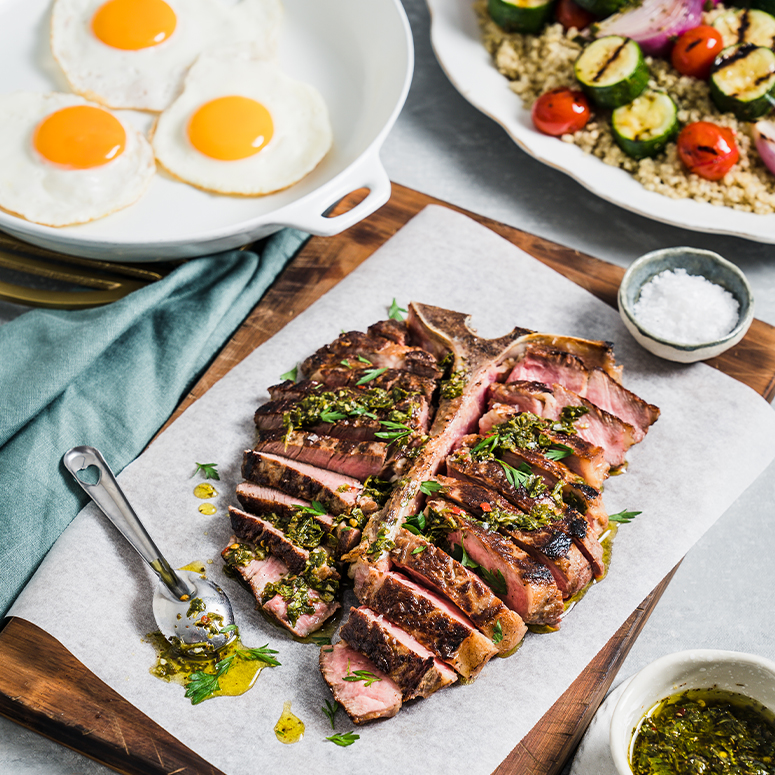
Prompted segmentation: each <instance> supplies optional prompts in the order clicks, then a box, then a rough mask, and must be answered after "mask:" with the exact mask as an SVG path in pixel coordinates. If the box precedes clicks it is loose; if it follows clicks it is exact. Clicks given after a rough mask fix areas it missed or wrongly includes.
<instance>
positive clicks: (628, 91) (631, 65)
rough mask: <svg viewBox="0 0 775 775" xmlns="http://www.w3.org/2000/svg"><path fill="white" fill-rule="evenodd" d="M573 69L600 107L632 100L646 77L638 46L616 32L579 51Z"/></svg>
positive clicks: (641, 87)
mask: <svg viewBox="0 0 775 775" xmlns="http://www.w3.org/2000/svg"><path fill="white" fill-rule="evenodd" d="M573 69H574V72H575V73H576V79H577V80H578V82H579V83H580V84H581V87H582V89H584V91H585V92H586V93H587V94H588V95H589V96H590V97H591V98H592V99H593V100H594V101H595V102H596V103H597V104H598V105H600V106H601V107H603V108H618V107H620V106H621V105H626V104H627V103H629V102H632V101H633V100H634V99H635V98H636V97H637V96H638V95H639V94H640V93H641V92H642V91H643V90H644V89H645V88H646V84H647V83H648V80H649V71H648V68H647V67H646V61H645V60H644V58H643V52H642V51H641V50H640V46H639V45H638V44H637V43H636V42H635V41H634V40H630V39H629V38H622V37H621V36H619V35H607V36H606V37H604V38H598V39H597V40H595V41H593V42H592V43H590V44H589V45H588V46H587V47H586V48H585V49H584V50H583V51H582V52H581V54H579V57H578V59H577V60H576V64H575V65H574V66H573Z"/></svg>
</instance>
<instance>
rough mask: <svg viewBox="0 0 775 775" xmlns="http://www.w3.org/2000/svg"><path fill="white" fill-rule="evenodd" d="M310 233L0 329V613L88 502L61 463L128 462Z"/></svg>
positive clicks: (281, 236) (202, 261) (276, 238)
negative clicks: (91, 457) (94, 457)
mask: <svg viewBox="0 0 775 775" xmlns="http://www.w3.org/2000/svg"><path fill="white" fill-rule="evenodd" d="M307 236H308V235H306V234H303V233H302V232H299V231H296V230H293V229H285V230H283V231H281V232H277V233H276V234H274V235H272V236H271V237H270V238H268V239H267V240H266V241H265V242H264V243H263V248H262V250H261V255H260V256H259V255H257V254H256V253H253V252H248V251H244V252H240V251H232V252H229V253H222V254H219V255H215V256H208V257H205V258H197V259H193V260H191V261H188V262H187V263H185V264H183V265H181V266H180V267H178V268H177V269H175V271H173V272H172V273H171V274H170V275H168V276H167V277H166V278H164V279H163V280H160V281H158V282H156V283H154V284H152V285H148V286H146V287H144V288H142V289H140V290H138V291H135V292H134V293H132V294H130V295H129V296H126V297H125V298H123V299H121V300H120V301H117V302H114V303H113V304H109V305H107V306H105V307H98V308H94V309H87V310H79V311H64V310H43V309H40V310H33V311H30V312H27V313H25V314H24V315H21V316H20V317H18V318H16V319H15V320H12V321H11V322H9V323H6V324H5V325H2V326H0V569H2V570H0V616H2V615H4V614H5V612H6V611H7V610H8V608H9V606H10V604H11V603H12V602H13V600H14V598H15V597H16V595H17V594H18V593H19V592H20V591H21V588H22V587H23V586H24V584H25V583H26V582H27V580H28V579H29V577H30V576H31V575H32V573H33V572H34V570H35V568H36V567H37V566H38V564H39V563H40V561H41V560H42V559H43V557H44V556H45V554H46V552H47V551H48V550H49V549H50V548H51V546H52V544H53V543H54V541H56V539H57V537H58V536H59V535H60V533H61V532H62V531H63V530H64V529H65V528H66V527H67V525H68V524H69V523H70V522H71V520H72V519H73V518H74V517H75V515H76V514H77V513H78V512H79V511H80V510H81V508H82V507H83V506H84V505H85V504H86V502H87V500H88V498H87V497H86V496H85V495H84V493H83V491H82V490H81V489H80V488H79V487H78V486H77V485H76V484H75V482H73V481H72V479H71V477H70V475H69V474H68V473H67V471H66V470H65V468H64V467H63V466H62V463H61V460H62V455H63V454H64V453H65V452H66V451H67V450H68V449H70V448H71V447H74V446H77V445H80V444H89V445H91V446H94V447H97V448H98V449H100V450H101V451H102V452H103V454H104V455H105V457H106V458H107V459H108V460H109V461H110V464H111V467H112V468H113V469H114V471H115V472H116V473H118V472H119V471H121V470H122V469H123V468H124V467H125V466H126V465H127V464H128V463H130V462H131V461H132V460H134V459H135V458H136V457H137V456H138V455H139V454H140V452H141V451H142V450H143V448H144V447H145V445H146V444H147V443H148V442H149V441H150V439H151V438H152V437H153V435H154V434H155V433H156V431H157V430H158V429H159V428H160V427H161V426H162V425H163V424H164V422H165V421H166V420H167V418H168V417H169V416H170V414H172V412H173V410H174V409H175V407H176V406H177V405H178V403H179V402H180V400H181V399H182V398H183V396H184V395H185V394H186V392H187V391H188V390H189V389H190V388H191V387H192V386H193V383H194V382H195V380H196V379H197V377H198V376H199V375H200V374H201V373H202V372H203V371H204V369H205V367H206V366H207V365H208V364H209V362H210V361H211V360H212V359H213V357H214V356H215V355H216V353H217V352H218V351H219V350H220V349H221V347H222V346H223V345H224V344H225V343H226V341H227V340H228V338H229V336H230V335H231V334H232V333H233V332H234V331H235V330H236V328H237V327H238V326H239V325H240V323H241V322H242V321H243V320H244V319H245V318H246V317H247V315H248V313H249V312H250V311H251V310H252V308H253V307H254V306H255V305H256V303H257V302H258V300H259V299H260V298H261V296H262V295H263V294H264V292H265V291H266V289H267V288H268V287H269V286H270V285H271V283H272V281H273V280H274V279H275V277H277V275H278V274H279V272H280V270H281V269H282V268H283V267H284V266H285V264H286V263H287V261H288V259H289V258H290V257H291V256H292V255H293V254H294V253H295V252H296V251H297V250H298V249H299V247H300V246H301V245H302V244H303V243H304V241H305V240H306V238H307Z"/></svg>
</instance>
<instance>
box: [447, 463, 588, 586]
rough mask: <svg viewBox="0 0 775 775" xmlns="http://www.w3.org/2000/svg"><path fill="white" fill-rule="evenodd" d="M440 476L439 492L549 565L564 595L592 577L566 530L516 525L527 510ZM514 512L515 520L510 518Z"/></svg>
mask: <svg viewBox="0 0 775 775" xmlns="http://www.w3.org/2000/svg"><path fill="white" fill-rule="evenodd" d="M438 480H439V482H440V483H441V484H442V485H443V486H442V488H441V490H440V491H439V495H441V496H442V497H444V498H446V499H447V500H450V501H452V502H453V503H455V504H457V505H458V506H460V507H461V508H463V509H464V510H465V511H467V512H468V513H469V514H472V515H473V516H475V517H477V519H479V520H480V521H481V522H483V523H484V526H485V528H487V529H489V530H491V531H494V530H500V532H502V533H503V534H504V535H507V536H508V537H509V538H510V539H511V540H512V541H514V543H515V544H516V545H517V546H518V547H519V548H520V549H522V550H523V551H525V552H527V553H528V554H529V555H530V556H531V557H532V558H533V559H534V560H536V561H538V562H540V563H543V564H544V565H546V567H547V568H549V570H550V571H551V574H552V576H553V577H554V583H555V584H557V588H558V589H559V590H560V592H561V593H562V596H563V598H565V599H567V598H569V597H571V596H572V595H575V594H576V592H578V591H579V590H580V589H582V588H583V587H584V586H586V585H587V584H588V583H589V582H590V581H591V579H592V569H591V568H590V567H589V563H588V562H587V560H586V558H585V557H584V555H583V554H582V553H581V550H580V549H579V548H578V547H577V546H576V545H575V544H574V543H573V538H572V537H571V535H570V534H569V533H568V532H567V531H566V530H558V529H557V528H555V527H552V526H550V525H549V526H545V527H539V528H536V529H534V530H529V529H519V528H518V527H516V525H517V524H520V523H521V521H522V520H523V518H524V514H523V513H522V512H520V511H519V510H518V509H516V508H515V507H514V506H513V505H512V504H511V503H509V502H508V501H507V500H506V499H505V498H504V497H502V496H501V495H498V493H496V492H494V491H493V490H489V489H487V488H486V487H483V486H482V485H479V484H475V483H473V482H464V481H460V480H458V479H451V478H449V477H446V476H443V477H442V476H440V477H438ZM512 516H513V520H511V521H509V518H510V517H512ZM496 517H497V519H496Z"/></svg>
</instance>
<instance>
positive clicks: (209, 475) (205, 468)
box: [191, 463, 221, 481]
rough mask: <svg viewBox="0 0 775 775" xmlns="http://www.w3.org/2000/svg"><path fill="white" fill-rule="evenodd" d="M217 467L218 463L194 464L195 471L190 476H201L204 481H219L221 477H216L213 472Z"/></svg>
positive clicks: (215, 472) (216, 473)
mask: <svg viewBox="0 0 775 775" xmlns="http://www.w3.org/2000/svg"><path fill="white" fill-rule="evenodd" d="M217 466H218V463H197V464H196V470H195V471H194V473H193V474H191V476H196V474H202V476H203V477H204V478H205V479H217V480H219V481H220V479H221V477H220V476H219V475H218V472H217V471H216V470H215V469H216V468H217Z"/></svg>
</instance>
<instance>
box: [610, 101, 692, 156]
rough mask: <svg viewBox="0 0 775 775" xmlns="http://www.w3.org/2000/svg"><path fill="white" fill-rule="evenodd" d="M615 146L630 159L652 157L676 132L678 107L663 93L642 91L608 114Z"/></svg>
mask: <svg viewBox="0 0 775 775" xmlns="http://www.w3.org/2000/svg"><path fill="white" fill-rule="evenodd" d="M611 128H612V129H613V135H614V139H615V140H616V143H617V144H618V146H619V147H620V148H621V149H622V150H623V151H624V152H625V153H626V154H627V155H628V156H632V158H633V159H645V158H646V157H647V156H655V155H656V154H658V153H659V152H660V151H661V150H662V149H663V148H664V147H665V146H666V145H667V143H668V142H669V141H670V140H672V139H673V137H675V135H676V134H677V132H678V108H677V106H676V104H675V102H673V100H672V99H671V98H670V96H669V95H667V94H665V93H664V92H657V91H651V89H646V90H645V91H644V92H643V93H642V94H640V95H639V96H638V97H636V98H635V99H634V100H633V101H632V102H630V103H629V104H628V105H622V107H620V108H617V109H616V110H615V111H614V112H613V113H612V114H611Z"/></svg>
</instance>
